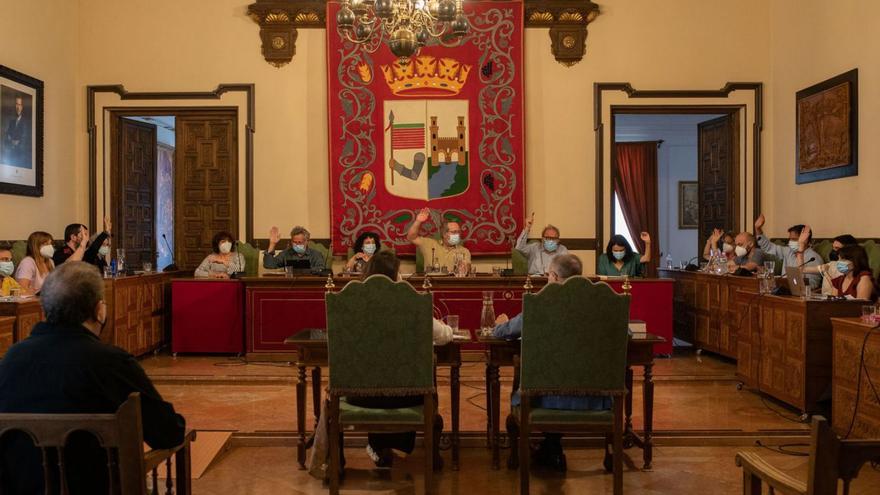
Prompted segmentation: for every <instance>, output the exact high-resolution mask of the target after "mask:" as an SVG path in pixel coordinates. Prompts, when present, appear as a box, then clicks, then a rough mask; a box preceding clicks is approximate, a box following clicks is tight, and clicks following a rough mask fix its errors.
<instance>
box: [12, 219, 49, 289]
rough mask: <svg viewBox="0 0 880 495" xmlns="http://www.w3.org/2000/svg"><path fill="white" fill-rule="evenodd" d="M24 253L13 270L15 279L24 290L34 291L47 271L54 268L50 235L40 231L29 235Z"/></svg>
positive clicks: (41, 283) (39, 285) (40, 285)
mask: <svg viewBox="0 0 880 495" xmlns="http://www.w3.org/2000/svg"><path fill="white" fill-rule="evenodd" d="M26 254H27V256H25V257H24V258H23V259H22V260H21V262H20V263H19V264H18V269H17V270H16V271H15V280H17V281H18V283H19V284H21V288H22V289H24V290H25V291H28V292H33V293H36V292H39V291H40V289H41V288H42V287H43V280H45V278H46V276H47V275H49V272H51V271H52V270H53V269H55V264H54V263H53V262H52V256H54V255H55V248H54V247H52V235H51V234H49V233H48V232H42V231H37V232H34V233H32V234H31V235H29V236H28V239H27V251H26Z"/></svg>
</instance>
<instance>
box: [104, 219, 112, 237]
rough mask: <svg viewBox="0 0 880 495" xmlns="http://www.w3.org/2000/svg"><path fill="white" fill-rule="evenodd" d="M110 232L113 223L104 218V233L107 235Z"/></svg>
mask: <svg viewBox="0 0 880 495" xmlns="http://www.w3.org/2000/svg"><path fill="white" fill-rule="evenodd" d="M111 230H113V223H112V222H111V221H110V217H109V216H106V217H104V232H106V233H108V234H109V233H110V231H111Z"/></svg>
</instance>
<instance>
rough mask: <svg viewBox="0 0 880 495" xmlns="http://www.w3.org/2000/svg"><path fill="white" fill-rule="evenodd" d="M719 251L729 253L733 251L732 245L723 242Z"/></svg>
mask: <svg viewBox="0 0 880 495" xmlns="http://www.w3.org/2000/svg"><path fill="white" fill-rule="evenodd" d="M721 250H722V251H724V252H725V253H729V252H731V251H733V244H728V243H726V242H725V243H724V244H723V245H722V246H721Z"/></svg>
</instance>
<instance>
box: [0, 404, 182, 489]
mask: <svg viewBox="0 0 880 495" xmlns="http://www.w3.org/2000/svg"><path fill="white" fill-rule="evenodd" d="M13 431H19V432H23V433H25V434H27V435H28V436H30V437H31V439H32V440H33V444H34V445H35V446H36V447H37V448H38V449H40V451H41V454H42V458H43V473H44V475H45V474H51V475H50V476H45V485H46V488H45V493H47V494H50V493H61V494H62V495H64V494H67V493H68V488H67V480H68V479H70V478H71V477H72V476H76V473H71V472H69V471H68V469H67V459H66V458H65V452H64V450H65V449H64V446H65V445H66V444H67V443H68V439H69V438H70V437H71V435H72V434H74V433H78V432H86V433H88V434H91V435H93V436H94V437H95V438H96V439H97V441H98V444H99V445H100V446H101V447H103V448H104V449H105V451H106V453H107V468H108V469H107V476H108V480H109V483H108V484H109V493H110V494H111V495H115V494H119V495H146V493H147V473H152V481H153V490H152V493H153V494H158V493H159V487H158V483H157V482H158V468H159V466H160V465H161V464H162V462H163V461H164V462H165V464H166V473H165V474H166V494H168V495H170V494H171V493H175V494H178V495H187V494H189V493H191V492H192V491H191V489H190V455H189V448H190V442H191V441H192V440H194V439H195V433H194V432H188V433H187V435H186V436H185V437H184V441H183V443H182V444H181V445H180V446H178V447H175V448H173V449H164V450H152V451H149V452H146V453H145V452H144V436H143V425H142V423H141V399H140V394H138V393H132V394H131V395H129V396H128V399H127V400H126V401H125V402H123V403H122V405H120V406H119V409H117V410H116V412H115V413H113V414H24V413H11V414H0V438H3V436H4V435H6V434H7V433H11V432H13ZM171 456H175V464H176V473H175V475H176V479H177V487H176V490H174V491H172V490H173V488H174V487H173V485H172V476H171ZM50 460H53V461H54V462H50ZM15 476H16V473H3V472H0V479H2V478H4V477H9V478H14V477H15ZM54 483H58V484H59V485H60V486H53V484H54ZM0 489H2V488H0ZM96 495H98V494H96Z"/></svg>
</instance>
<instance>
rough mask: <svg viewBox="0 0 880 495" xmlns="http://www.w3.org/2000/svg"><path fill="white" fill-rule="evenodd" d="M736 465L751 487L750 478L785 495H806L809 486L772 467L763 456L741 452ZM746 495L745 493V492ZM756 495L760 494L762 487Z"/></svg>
mask: <svg viewBox="0 0 880 495" xmlns="http://www.w3.org/2000/svg"><path fill="white" fill-rule="evenodd" d="M736 465H737V466H740V467H742V469H743V481H744V483H745V485H746V486H748V485H749V483H748V482H747V480H748V479H749V478H755V477H756V478H757V479H760V480H761V481H763V482H764V483H766V484H767V485H768V486H770V487H771V488H772V489H773V490H775V491H776V492H779V493H783V494H785V495H806V493H807V484H806V483H804V482H803V481H800V480H797V479H795V478H792V477H791V476H789V475H787V474H785V473H783V472H782V471H780V470H778V469H776V468H775V467H773V466H771V465H770V464H769V463H767V461H765V460H764V459H763V458H761V456H759V455H758V454H755V453H752V452H739V453H737V454H736ZM744 493H745V492H744ZM754 493H756V494H760V493H761V491H760V485H759V488H758V491H757V492H754Z"/></svg>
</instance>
